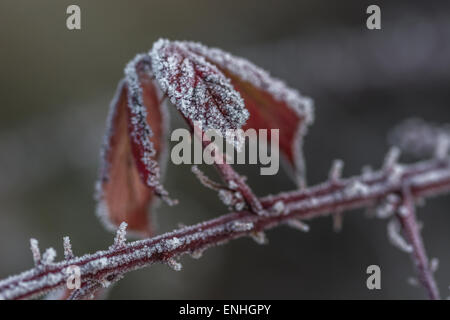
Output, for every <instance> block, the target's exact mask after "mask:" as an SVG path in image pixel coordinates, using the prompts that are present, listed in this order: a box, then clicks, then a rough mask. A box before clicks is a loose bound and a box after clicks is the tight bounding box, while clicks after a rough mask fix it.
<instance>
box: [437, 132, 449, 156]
mask: <svg viewBox="0 0 450 320" xmlns="http://www.w3.org/2000/svg"><path fill="white" fill-rule="evenodd" d="M449 150H450V137H449V136H448V135H447V134H440V135H439V136H438V137H437V143H436V148H435V150H434V157H435V158H436V159H438V160H444V159H446V158H447V157H448V153H449Z"/></svg>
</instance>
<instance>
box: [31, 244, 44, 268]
mask: <svg viewBox="0 0 450 320" xmlns="http://www.w3.org/2000/svg"><path fill="white" fill-rule="evenodd" d="M30 247H31V253H32V255H33V261H34V264H35V266H38V265H39V264H40V263H41V252H40V250H39V242H38V241H37V240H36V239H30Z"/></svg>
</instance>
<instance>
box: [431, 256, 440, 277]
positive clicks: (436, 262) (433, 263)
mask: <svg viewBox="0 0 450 320" xmlns="http://www.w3.org/2000/svg"><path fill="white" fill-rule="evenodd" d="M438 269H439V259H438V258H433V259H431V261H430V270H431V272H433V273H435V272H436V271H437V270H438Z"/></svg>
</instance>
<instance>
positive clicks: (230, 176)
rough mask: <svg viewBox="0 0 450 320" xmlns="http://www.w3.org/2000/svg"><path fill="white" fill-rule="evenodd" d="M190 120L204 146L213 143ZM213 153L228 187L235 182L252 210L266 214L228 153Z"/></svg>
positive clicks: (215, 163)
mask: <svg viewBox="0 0 450 320" xmlns="http://www.w3.org/2000/svg"><path fill="white" fill-rule="evenodd" d="M188 122H189V124H190V127H191V131H193V136H194V135H195V136H196V137H197V138H198V139H200V141H202V147H203V148H206V147H207V146H208V145H209V144H210V143H212V142H211V141H210V140H209V139H208V137H207V136H206V135H205V133H204V132H203V131H202V130H201V129H200V128H199V127H198V126H196V125H195V124H194V123H193V122H192V121H190V120H188ZM213 153H214V158H215V159H216V161H214V165H215V166H216V168H217V170H218V171H219V173H220V175H221V177H222V179H223V180H224V181H225V182H226V183H227V184H228V186H227V187H229V186H230V185H233V184H234V185H235V189H236V191H239V192H240V193H241V195H242V197H243V198H244V200H245V201H246V202H247V205H248V207H249V209H250V211H251V212H253V213H255V214H259V215H261V214H265V213H266V212H265V211H264V208H263V206H262V204H261V201H260V199H259V198H258V197H257V196H256V195H255V194H254V193H253V191H252V189H251V188H250V187H249V186H248V184H247V183H246V182H245V179H244V177H243V176H241V175H240V174H239V173H237V172H236V170H234V168H233V167H232V166H231V165H230V164H228V163H227V161H226V155H225V154H222V153H221V152H220V151H219V150H217V149H216V150H214V152H213Z"/></svg>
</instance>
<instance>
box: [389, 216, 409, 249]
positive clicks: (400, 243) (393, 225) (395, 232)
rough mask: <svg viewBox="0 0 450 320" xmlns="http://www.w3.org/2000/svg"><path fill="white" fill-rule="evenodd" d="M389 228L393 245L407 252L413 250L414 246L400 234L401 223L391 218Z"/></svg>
mask: <svg viewBox="0 0 450 320" xmlns="http://www.w3.org/2000/svg"><path fill="white" fill-rule="evenodd" d="M387 230H388V237H389V240H390V241H391V243H392V245H394V246H395V247H397V248H398V249H400V250H402V251H404V252H407V253H411V252H412V251H413V248H412V246H411V245H410V244H409V243H408V242H406V240H405V239H404V238H403V237H402V236H401V235H400V231H401V230H400V224H399V222H398V221H397V220H396V219H391V220H390V221H389V222H388V225H387Z"/></svg>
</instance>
